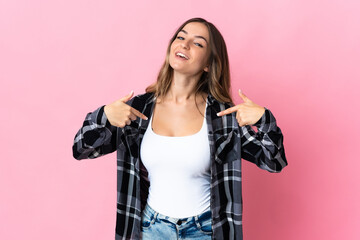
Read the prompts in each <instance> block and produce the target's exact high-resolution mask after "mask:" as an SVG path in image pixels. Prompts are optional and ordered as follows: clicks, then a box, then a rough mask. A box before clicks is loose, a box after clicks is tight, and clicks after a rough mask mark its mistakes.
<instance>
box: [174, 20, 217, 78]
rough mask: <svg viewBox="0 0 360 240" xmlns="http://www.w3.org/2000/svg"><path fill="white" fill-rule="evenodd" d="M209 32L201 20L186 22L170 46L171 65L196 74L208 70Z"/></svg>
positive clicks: (187, 73)
mask: <svg viewBox="0 0 360 240" xmlns="http://www.w3.org/2000/svg"><path fill="white" fill-rule="evenodd" d="M209 56H210V46H209V32H208V29H207V27H206V26H205V25H204V24H202V23H199V22H191V23H188V24H186V25H185V26H184V27H183V29H182V30H181V31H180V32H179V33H178V34H177V36H176V38H175V40H174V41H173V42H172V44H171V47H170V56H169V62H170V66H171V67H172V68H173V69H174V71H177V72H179V73H183V74H186V75H190V76H193V75H196V74H199V73H202V72H203V71H208V67H207V64H208V62H207V61H208V59H209Z"/></svg>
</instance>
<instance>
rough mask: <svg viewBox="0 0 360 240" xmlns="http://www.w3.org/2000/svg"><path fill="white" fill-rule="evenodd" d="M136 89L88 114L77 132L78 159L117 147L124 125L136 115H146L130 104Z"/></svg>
mask: <svg viewBox="0 0 360 240" xmlns="http://www.w3.org/2000/svg"><path fill="white" fill-rule="evenodd" d="M133 95H134V91H131V92H130V94H128V95H126V96H125V97H123V98H121V99H119V100H116V101H114V102H113V103H111V104H109V105H103V106H101V107H99V108H98V109H96V110H95V111H94V112H90V113H88V114H87V115H86V117H85V121H84V123H83V126H82V127H81V128H80V130H79V131H78V132H77V133H76V135H75V138H74V144H73V147H72V149H73V156H74V158H75V159H78V160H80V159H85V158H97V157H100V156H103V155H105V154H108V153H112V152H114V151H115V150H116V148H117V146H118V144H119V143H117V139H119V138H120V137H121V136H120V134H124V127H125V126H126V125H130V124H131V121H134V120H136V118H137V117H140V118H142V119H145V120H147V117H146V116H145V115H144V114H142V113H140V112H139V111H138V110H136V109H134V108H133V107H131V105H132V103H133V100H134V98H132V96H133Z"/></svg>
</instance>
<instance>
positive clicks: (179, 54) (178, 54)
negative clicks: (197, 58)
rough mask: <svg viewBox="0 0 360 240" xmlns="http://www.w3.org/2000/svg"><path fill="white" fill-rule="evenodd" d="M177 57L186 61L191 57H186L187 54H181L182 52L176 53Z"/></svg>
mask: <svg viewBox="0 0 360 240" xmlns="http://www.w3.org/2000/svg"><path fill="white" fill-rule="evenodd" d="M175 56H178V57H181V58H183V59H186V60H188V59H189V57H188V56H186V55H185V54H183V53H181V52H177V53H175Z"/></svg>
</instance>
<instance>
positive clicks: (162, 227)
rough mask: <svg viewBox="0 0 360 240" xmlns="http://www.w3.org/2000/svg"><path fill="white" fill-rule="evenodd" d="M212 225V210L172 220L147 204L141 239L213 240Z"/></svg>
mask: <svg viewBox="0 0 360 240" xmlns="http://www.w3.org/2000/svg"><path fill="white" fill-rule="evenodd" d="M211 224H212V219H211V211H210V208H208V209H207V210H206V211H205V212H203V213H202V214H200V215H196V216H192V217H188V218H172V217H168V216H165V215H162V214H160V213H158V212H156V211H155V210H154V209H152V208H151V207H150V206H149V204H146V207H145V209H144V211H143V213H142V217H141V239H143V240H159V239H164V240H175V239H191V240H211V235H212V229H211Z"/></svg>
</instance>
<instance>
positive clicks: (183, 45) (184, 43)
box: [181, 40, 189, 48]
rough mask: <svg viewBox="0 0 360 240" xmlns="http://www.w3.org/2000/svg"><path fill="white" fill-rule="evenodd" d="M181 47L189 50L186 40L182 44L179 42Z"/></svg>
mask: <svg viewBox="0 0 360 240" xmlns="http://www.w3.org/2000/svg"><path fill="white" fill-rule="evenodd" d="M181 45H182V47H183V48H189V42H188V41H186V40H185V41H182V42H181Z"/></svg>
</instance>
